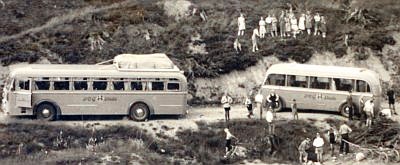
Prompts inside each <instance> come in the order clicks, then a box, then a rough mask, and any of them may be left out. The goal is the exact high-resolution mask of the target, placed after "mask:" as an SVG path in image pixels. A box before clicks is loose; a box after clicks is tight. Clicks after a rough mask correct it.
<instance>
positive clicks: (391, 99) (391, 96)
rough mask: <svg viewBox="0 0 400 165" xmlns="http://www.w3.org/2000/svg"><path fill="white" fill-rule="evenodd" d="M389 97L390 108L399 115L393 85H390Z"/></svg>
mask: <svg viewBox="0 0 400 165" xmlns="http://www.w3.org/2000/svg"><path fill="white" fill-rule="evenodd" d="M386 96H387V99H388V101H389V109H390V110H391V111H392V115H393V114H394V115H397V113H396V106H395V98H396V96H395V94H394V90H393V87H390V89H389V90H388V91H387V92H386Z"/></svg>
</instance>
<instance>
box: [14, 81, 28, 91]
mask: <svg viewBox="0 0 400 165" xmlns="http://www.w3.org/2000/svg"><path fill="white" fill-rule="evenodd" d="M29 84H30V80H18V86H17V89H18V90H29V89H30V88H29Z"/></svg>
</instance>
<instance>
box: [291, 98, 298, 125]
mask: <svg viewBox="0 0 400 165" xmlns="http://www.w3.org/2000/svg"><path fill="white" fill-rule="evenodd" d="M291 107H292V115H293V119H294V120H299V114H298V113H297V103H296V99H293V103H292V106H291Z"/></svg>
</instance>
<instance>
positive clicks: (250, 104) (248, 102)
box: [244, 97, 253, 119]
mask: <svg viewBox="0 0 400 165" xmlns="http://www.w3.org/2000/svg"><path fill="white" fill-rule="evenodd" d="M244 105H245V106H246V108H247V111H248V112H249V114H248V115H247V117H248V118H249V119H250V118H251V116H252V115H253V102H252V101H251V99H250V97H246V101H245V102H244Z"/></svg>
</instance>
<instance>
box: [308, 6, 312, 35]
mask: <svg viewBox="0 0 400 165" xmlns="http://www.w3.org/2000/svg"><path fill="white" fill-rule="evenodd" d="M312 19H313V17H312V15H311V12H310V11H307V14H306V29H307V34H308V35H310V34H311V29H312Z"/></svg>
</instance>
